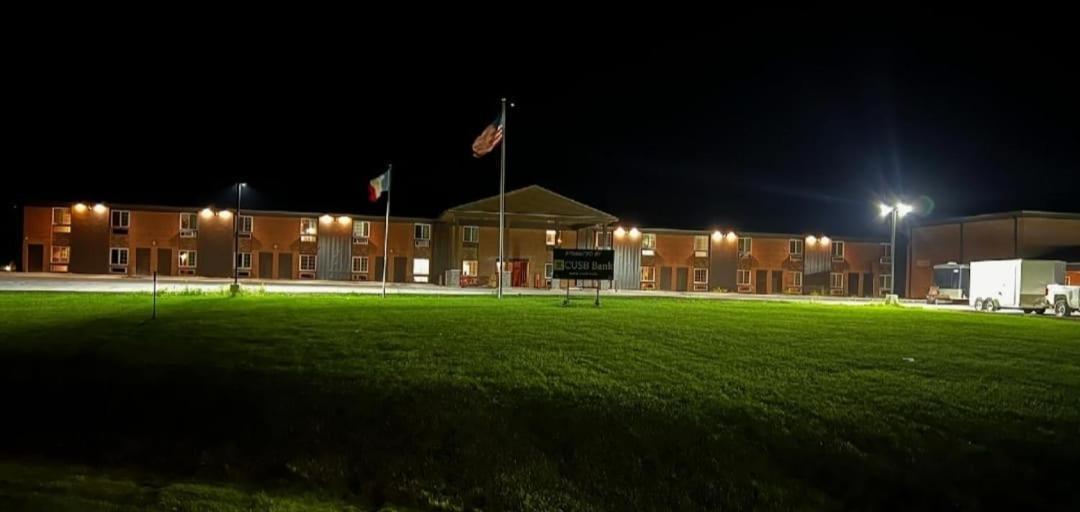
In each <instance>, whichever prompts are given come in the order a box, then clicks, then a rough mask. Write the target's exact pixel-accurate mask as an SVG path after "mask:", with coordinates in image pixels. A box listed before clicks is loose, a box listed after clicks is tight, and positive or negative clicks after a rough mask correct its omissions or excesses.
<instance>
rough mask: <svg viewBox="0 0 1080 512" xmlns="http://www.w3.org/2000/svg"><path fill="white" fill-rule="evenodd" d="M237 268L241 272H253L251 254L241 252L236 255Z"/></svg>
mask: <svg viewBox="0 0 1080 512" xmlns="http://www.w3.org/2000/svg"><path fill="white" fill-rule="evenodd" d="M236 267H237V268H239V269H241V270H251V253H250V252H241V253H237V255H236Z"/></svg>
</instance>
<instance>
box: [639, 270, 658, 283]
mask: <svg viewBox="0 0 1080 512" xmlns="http://www.w3.org/2000/svg"><path fill="white" fill-rule="evenodd" d="M641 282H643V283H654V282H656V267H641Z"/></svg>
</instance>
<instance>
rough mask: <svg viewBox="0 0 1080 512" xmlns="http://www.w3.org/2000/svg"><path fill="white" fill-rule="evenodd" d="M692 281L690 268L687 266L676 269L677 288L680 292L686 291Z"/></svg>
mask: <svg viewBox="0 0 1080 512" xmlns="http://www.w3.org/2000/svg"><path fill="white" fill-rule="evenodd" d="M689 281H690V269H688V268H686V267H679V268H677V269H675V289H676V290H678V291H680V292H685V291H686V290H687V289H688V288H687V287H688V286H689V284H690V283H689Z"/></svg>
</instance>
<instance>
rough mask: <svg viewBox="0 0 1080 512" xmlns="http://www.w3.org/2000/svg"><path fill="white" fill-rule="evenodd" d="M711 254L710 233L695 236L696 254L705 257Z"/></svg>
mask: <svg viewBox="0 0 1080 512" xmlns="http://www.w3.org/2000/svg"><path fill="white" fill-rule="evenodd" d="M708 255H709V236H708V235H695V236H694V256H695V257H698V258H704V257H706V256H708Z"/></svg>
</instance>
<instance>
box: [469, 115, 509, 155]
mask: <svg viewBox="0 0 1080 512" xmlns="http://www.w3.org/2000/svg"><path fill="white" fill-rule="evenodd" d="M502 139H503V118H502V114H499V116H498V117H496V118H495V121H494V122H492V123H491V124H489V125H487V128H484V131H483V132H480V136H479V137H477V138H476V140H475V141H473V143H472V156H473V157H474V158H480V157H482V156H484V155H486V154H488V153H491V151H492V150H493V149H495V146H498V145H499V143H500V142H502Z"/></svg>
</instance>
